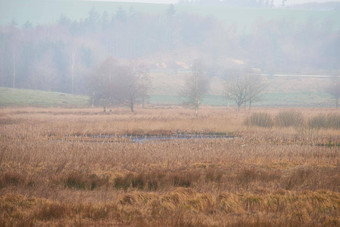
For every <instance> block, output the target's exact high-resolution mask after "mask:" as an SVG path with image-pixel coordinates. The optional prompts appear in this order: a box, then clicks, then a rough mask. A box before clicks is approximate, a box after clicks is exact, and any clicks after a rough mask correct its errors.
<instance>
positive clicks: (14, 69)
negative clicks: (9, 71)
mask: <svg viewBox="0 0 340 227" xmlns="http://www.w3.org/2000/svg"><path fill="white" fill-rule="evenodd" d="M15 79H16V65H15V54H13V78H12V87H13V88H15V83H16V82H15Z"/></svg>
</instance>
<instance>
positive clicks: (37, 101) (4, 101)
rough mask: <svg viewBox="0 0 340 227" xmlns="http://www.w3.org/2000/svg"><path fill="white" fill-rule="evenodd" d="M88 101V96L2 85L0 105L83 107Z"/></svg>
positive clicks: (0, 88)
mask: <svg viewBox="0 0 340 227" xmlns="http://www.w3.org/2000/svg"><path fill="white" fill-rule="evenodd" d="M88 103H89V102H88V97H87V96H80V95H71V94H65V93H59V92H48V91H38V90H28V89H14V88H5V87H0V107H1V106H37V107H83V106H86V105H88Z"/></svg>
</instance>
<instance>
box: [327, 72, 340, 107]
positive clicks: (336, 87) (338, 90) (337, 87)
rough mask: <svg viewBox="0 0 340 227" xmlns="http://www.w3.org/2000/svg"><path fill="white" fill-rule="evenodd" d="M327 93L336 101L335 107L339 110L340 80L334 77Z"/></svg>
mask: <svg viewBox="0 0 340 227" xmlns="http://www.w3.org/2000/svg"><path fill="white" fill-rule="evenodd" d="M327 92H328V93H329V94H330V95H331V96H332V97H333V98H334V99H335V106H336V108H337V109H338V107H339V98H340V78H339V77H336V76H335V77H333V78H332V81H331V84H330V86H329V88H327Z"/></svg>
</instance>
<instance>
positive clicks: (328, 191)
mask: <svg viewBox="0 0 340 227" xmlns="http://www.w3.org/2000/svg"><path fill="white" fill-rule="evenodd" d="M339 118H340V116H339V112H337V111H336V110H335V109H317V108H304V109H302V108H301V109H295V110H287V109H279V108H275V109H274V108H271V109H269V108H268V109H265V108H255V109H253V110H251V111H248V110H241V111H240V112H237V111H236V110H235V109H227V108H225V107H224V108H222V107H221V108H219V107H209V108H208V107H204V108H202V109H200V111H199V116H198V117H197V118H196V117H195V116H194V113H193V111H192V110H190V109H183V108H180V107H172V108H158V109H157V108H154V109H137V111H136V113H130V112H129V110H128V109H127V108H115V109H113V110H112V112H110V113H103V112H102V109H91V108H84V109H65V108H32V107H26V108H24V107H21V108H19V107H17V108H14V107H7V108H2V109H0V125H1V127H0V138H1V140H0V141H1V142H0V226H82V225H85V226H89V225H96V226H339V225H340V218H339V217H340V175H339V173H340V149H339V148H340V147H339V146H340V130H339V128H340V123H339V122H340V120H339ZM264 122H265V123H264ZM268 122H269V123H268ZM176 134H197V135H200V134H205V135H208V134H219V135H222V134H223V135H229V136H232V137H230V138H225V139H213V138H209V139H177V140H175V139H168V140H162V141H157V140H154V141H153V140H149V141H144V142H143V141H142V142H133V141H132V140H130V139H129V138H131V137H132V136H137V135H138V136H145V137H146V136H171V135H176Z"/></svg>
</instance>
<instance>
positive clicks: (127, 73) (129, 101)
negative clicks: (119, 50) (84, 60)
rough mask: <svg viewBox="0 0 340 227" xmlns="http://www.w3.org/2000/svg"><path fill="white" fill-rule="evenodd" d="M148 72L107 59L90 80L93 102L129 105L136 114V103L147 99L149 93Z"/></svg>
mask: <svg viewBox="0 0 340 227" xmlns="http://www.w3.org/2000/svg"><path fill="white" fill-rule="evenodd" d="M148 75H149V74H148V72H147V71H146V70H144V69H143V68H142V67H139V66H134V65H128V64H125V65H123V64H120V63H119V62H117V61H116V60H115V59H114V58H112V57H111V58H108V59H106V60H105V61H104V62H103V63H102V64H101V65H100V66H99V67H98V68H97V70H96V72H95V73H94V74H93V75H92V77H91V80H90V86H91V94H92V100H93V102H94V104H97V105H102V106H103V107H104V112H105V111H106V107H107V106H112V105H115V104H118V105H128V106H129V107H130V110H131V112H134V106H135V104H136V103H138V102H140V101H142V100H143V99H145V98H146V97H147V93H148V91H149V79H148Z"/></svg>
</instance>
